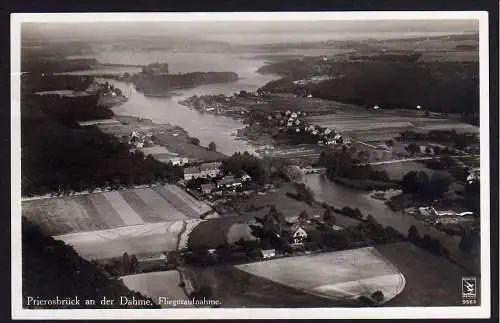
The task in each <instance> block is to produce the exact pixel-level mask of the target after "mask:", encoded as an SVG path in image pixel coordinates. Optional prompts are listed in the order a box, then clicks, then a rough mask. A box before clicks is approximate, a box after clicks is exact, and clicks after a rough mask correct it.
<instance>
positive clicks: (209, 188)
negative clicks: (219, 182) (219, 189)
mask: <svg viewBox="0 0 500 323" xmlns="http://www.w3.org/2000/svg"><path fill="white" fill-rule="evenodd" d="M215 188H216V186H215V184H213V183H208V184H202V185H201V191H202V192H203V194H210V193H212V192H213V191H215Z"/></svg>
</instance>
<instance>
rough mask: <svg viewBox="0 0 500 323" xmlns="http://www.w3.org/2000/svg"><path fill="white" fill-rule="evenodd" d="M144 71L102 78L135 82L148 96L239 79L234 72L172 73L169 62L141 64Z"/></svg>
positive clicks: (167, 94)
mask: <svg viewBox="0 0 500 323" xmlns="http://www.w3.org/2000/svg"><path fill="white" fill-rule="evenodd" d="M141 69H142V71H141V72H140V73H136V74H132V75H131V74H129V73H124V74H123V75H116V74H115V75H113V74H105V75H99V76H100V77H102V78H110V79H115V80H118V81H124V82H130V83H133V84H134V85H135V87H136V89H137V91H139V92H142V93H144V94H145V95H148V96H159V97H164V96H172V95H173V94H174V93H173V92H172V91H173V90H179V89H187V88H192V87H196V86H199V85H204V84H214V83H228V82H235V81H237V80H238V74H236V73H234V72H192V73H185V74H171V73H170V72H169V69H168V63H151V64H148V65H144V66H141Z"/></svg>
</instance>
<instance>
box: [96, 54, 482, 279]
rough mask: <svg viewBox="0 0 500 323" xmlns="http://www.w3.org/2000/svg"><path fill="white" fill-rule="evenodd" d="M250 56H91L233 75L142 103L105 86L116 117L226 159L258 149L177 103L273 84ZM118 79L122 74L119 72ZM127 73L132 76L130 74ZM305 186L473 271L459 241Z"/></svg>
mask: <svg viewBox="0 0 500 323" xmlns="http://www.w3.org/2000/svg"><path fill="white" fill-rule="evenodd" d="M250 56H252V55H246V57H247V58H245V55H243V54H210V53H196V54H192V53H185V54H182V55H181V54H179V53H171V52H153V53H151V52H147V53H142V54H136V53H134V55H131V54H130V53H124V52H104V53H102V54H101V55H99V56H96V57H95V58H97V59H98V60H99V61H101V62H103V63H115V64H148V63H150V62H154V61H161V62H163V61H166V62H169V65H170V66H169V68H170V70H171V71H172V72H174V73H175V72H181V71H182V72H192V71H204V72H207V71H233V72H235V73H237V74H238V75H239V76H240V78H241V79H240V80H238V81H236V82H231V83H223V84H211V85H204V86H199V87H196V88H192V89H186V90H179V91H176V92H177V94H178V95H174V96H172V97H170V98H160V97H146V96H144V95H143V94H142V93H139V92H137V91H136V90H135V88H134V87H133V86H132V85H131V84H128V83H125V82H119V81H114V80H110V81H109V82H110V83H112V84H113V85H115V86H116V87H118V88H120V89H121V90H122V91H123V93H124V94H125V95H126V96H128V97H129V100H128V101H127V102H125V103H123V104H121V105H119V106H116V107H114V108H113V111H114V113H115V114H117V115H128V116H137V117H142V118H147V119H151V120H153V122H156V123H170V124H174V125H179V126H181V127H182V128H184V129H185V130H186V131H187V132H188V133H189V134H190V135H191V136H194V137H197V138H199V139H200V142H201V144H202V145H208V143H209V142H210V141H213V142H215V143H216V145H217V150H218V151H220V152H222V153H225V154H228V155H231V154H233V153H234V152H243V151H249V152H253V153H255V150H256V149H257V148H258V147H255V146H252V145H251V144H249V143H247V142H245V141H243V140H237V139H236V137H235V136H233V134H234V133H235V132H236V130H237V129H239V128H241V127H243V124H242V123H241V122H240V121H238V120H234V119H232V118H228V117H224V116H218V115H211V114H203V113H200V112H199V111H197V110H194V109H190V108H188V107H185V106H183V105H180V104H179V103H177V102H178V101H180V100H183V99H184V98H186V97H188V96H191V95H194V94H196V95H203V94H220V93H222V94H226V95H232V94H233V93H235V92H238V91H240V90H247V91H254V90H256V89H257V88H259V87H260V86H262V85H264V84H265V83H266V82H268V81H270V80H273V79H275V78H277V76H274V75H261V74H259V73H257V69H258V68H259V67H261V66H262V65H264V64H265V62H264V61H262V60H255V59H248V57H250ZM119 71H120V73H122V72H124V71H127V70H126V69H124V68H120V69H119ZM128 71H129V72H135V71H137V68H130V69H129V70H128ZM305 183H306V185H308V186H309V187H310V188H311V189H312V190H313V191H314V193H315V197H316V199H317V200H319V201H321V202H326V203H328V204H331V205H333V206H335V207H339V208H342V207H344V206H349V207H352V208H358V209H359V210H360V211H361V212H362V213H363V214H365V215H368V214H371V215H372V216H373V217H374V218H376V219H377V221H379V222H380V223H381V224H382V225H384V226H392V227H394V228H395V229H396V230H398V231H399V232H401V233H403V234H405V235H406V234H407V233H408V230H409V228H410V227H411V226H412V225H415V226H416V227H417V229H418V232H419V233H420V235H421V236H423V235H424V234H428V235H429V236H430V237H431V238H434V239H439V240H440V241H441V243H442V245H443V246H444V247H445V248H447V249H448V250H449V251H450V254H451V257H452V258H454V259H456V260H457V261H459V262H460V263H462V264H464V266H465V267H467V268H468V269H469V270H471V271H473V272H474V271H476V270H477V268H478V267H479V261H478V258H479V257H478V256H477V255H475V256H469V255H466V254H464V253H463V252H461V251H460V250H459V248H458V244H459V241H460V238H459V237H456V236H450V235H447V234H446V233H443V232H441V231H439V230H437V229H435V228H433V227H431V226H429V225H426V224H425V223H423V222H421V221H419V220H417V219H416V218H414V217H412V216H410V215H404V214H402V213H401V212H394V211H392V210H391V209H390V208H389V207H387V206H386V205H385V204H384V202H383V201H380V200H377V199H373V198H371V197H370V195H371V194H370V193H366V192H363V191H359V190H355V189H352V188H348V187H345V186H342V185H340V184H337V183H335V182H331V181H329V180H328V179H326V178H325V177H323V176H322V175H318V174H309V175H306V177H305Z"/></svg>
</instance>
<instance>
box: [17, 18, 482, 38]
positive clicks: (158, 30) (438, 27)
mask: <svg viewBox="0 0 500 323" xmlns="http://www.w3.org/2000/svg"><path fill="white" fill-rule="evenodd" d="M23 31H26V34H24V35H36V36H37V37H39V36H41V35H43V36H45V37H50V38H57V37H61V38H74V39H78V38H86V39H88V38H90V39H92V38H106V37H107V38H120V37H129V36H134V35H135V36H140V35H163V36H166V37H179V38H189V39H202V40H212V41H225V42H230V43H233V44H257V43H269V42H285V41H316V40H328V39H360V38H379V37H382V38H390V37H396V36H397V37H401V35H404V34H407V35H408V36H409V37H411V36H422V35H442V34H456V33H477V32H478V23H477V21H474V20H410V21H408V20H406V21H397V20H382V21H366V20H356V21H307V22H304V21H302V22H297V21H295V22H287V21H279V22H277V21H274V22H273V21H266V22H254V21H253V22H244V21H241V22H154V23H152V22H108V23H106V22H100V23H88V22H87V23H43V24H42V23H36V24H29V25H28V24H25V25H24V26H23Z"/></svg>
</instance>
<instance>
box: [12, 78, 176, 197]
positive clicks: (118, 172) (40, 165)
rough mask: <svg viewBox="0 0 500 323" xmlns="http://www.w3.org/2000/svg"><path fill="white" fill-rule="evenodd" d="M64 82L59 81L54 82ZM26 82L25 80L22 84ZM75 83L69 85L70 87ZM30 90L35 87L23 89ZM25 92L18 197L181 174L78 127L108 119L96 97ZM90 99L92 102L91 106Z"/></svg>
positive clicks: (171, 179) (162, 179) (144, 181)
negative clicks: (71, 96)
mask: <svg viewBox="0 0 500 323" xmlns="http://www.w3.org/2000/svg"><path fill="white" fill-rule="evenodd" d="M54 78H55V79H57V80H58V81H56V82H55V83H56V84H57V83H59V82H62V81H61V79H60V78H63V79H65V78H68V79H69V80H71V79H73V77H68V76H58V77H54ZM26 81H27V82H29V80H26ZM72 82H73V83H74V84H76V83H78V82H76V81H68V84H72ZM26 87H27V88H33V84H30V85H27V86H26ZM66 100H68V99H64V98H59V97H57V96H51V97H50V98H46V97H43V98H42V97H40V96H36V95H31V94H30V93H29V92H28V93H26V92H24V93H23V97H22V104H21V106H22V107H21V117H22V122H21V145H22V150H21V158H22V170H23V171H22V194H23V195H28V196H31V195H37V194H46V193H56V194H64V193H69V192H72V191H83V190H90V191H92V190H94V189H95V188H102V187H110V188H112V189H116V188H119V187H122V186H129V185H134V184H147V183H152V182H174V181H177V180H178V179H179V178H181V177H182V175H183V174H182V169H181V168H179V167H174V166H172V165H169V164H164V163H161V162H159V161H157V160H155V159H153V158H152V157H151V156H147V157H146V156H144V155H143V154H142V153H140V152H139V153H134V152H130V151H129V147H128V146H127V145H126V144H124V143H121V142H120V141H119V140H118V139H117V138H115V137H114V136H112V135H108V134H105V133H103V132H101V131H100V130H99V129H98V128H97V127H86V128H82V127H80V126H78V124H77V123H76V121H80V120H88V119H98V118H103V117H109V116H111V115H112V112H111V110H109V109H107V108H100V107H97V106H96V104H95V103H96V101H95V98H92V97H91V99H89V98H88V97H76V98H71V100H69V101H66ZM89 100H90V101H91V102H89Z"/></svg>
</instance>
